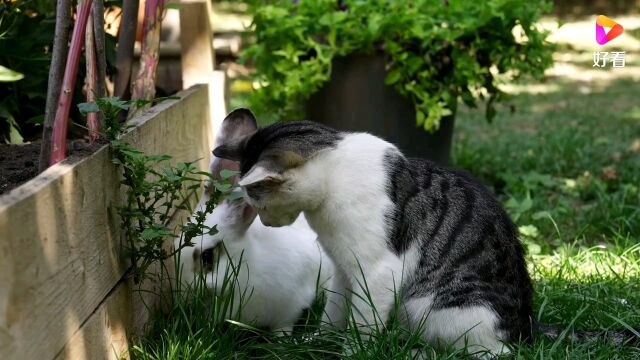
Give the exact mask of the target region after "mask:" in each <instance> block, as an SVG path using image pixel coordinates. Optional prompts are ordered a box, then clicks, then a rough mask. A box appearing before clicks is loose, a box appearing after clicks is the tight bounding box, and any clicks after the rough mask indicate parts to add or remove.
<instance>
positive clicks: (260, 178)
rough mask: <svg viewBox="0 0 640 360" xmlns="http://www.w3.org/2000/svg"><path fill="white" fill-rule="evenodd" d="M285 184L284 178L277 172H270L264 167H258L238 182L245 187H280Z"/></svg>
mask: <svg viewBox="0 0 640 360" xmlns="http://www.w3.org/2000/svg"><path fill="white" fill-rule="evenodd" d="M283 182H284V178H283V176H282V175H281V174H279V173H278V172H277V171H273V170H269V169H268V168H266V167H264V166H262V165H256V166H254V167H253V168H251V170H249V172H247V173H246V174H245V175H244V176H243V177H242V179H240V181H238V185H240V186H243V187H245V186H249V185H256V184H259V183H260V184H263V185H280V184H282V183H283Z"/></svg>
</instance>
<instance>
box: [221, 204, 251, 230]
mask: <svg viewBox="0 0 640 360" xmlns="http://www.w3.org/2000/svg"><path fill="white" fill-rule="evenodd" d="M227 206H229V207H228V210H227V216H226V219H225V220H226V224H227V226H229V227H231V228H233V230H234V231H235V232H236V234H237V235H241V234H244V233H245V232H246V231H247V229H249V226H251V223H253V220H255V218H256V216H257V215H258V212H257V211H256V209H254V208H253V207H252V206H251V205H249V204H248V203H247V202H246V201H245V200H244V199H236V200H232V201H229V202H228V205H227Z"/></svg>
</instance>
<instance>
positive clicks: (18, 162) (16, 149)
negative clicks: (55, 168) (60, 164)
mask: <svg viewBox="0 0 640 360" xmlns="http://www.w3.org/2000/svg"><path fill="white" fill-rule="evenodd" d="M105 143H106V142H104V141H100V142H98V143H96V144H93V145H89V144H88V143H87V142H86V141H85V140H73V141H70V143H69V145H68V146H69V149H68V151H67V153H68V154H69V156H68V158H67V160H65V161H68V162H72V163H73V162H77V161H79V160H80V159H82V158H84V157H86V156H88V155H90V154H92V153H94V152H95V151H96V150H98V149H99V148H100V147H101V146H102V145H104V144H105ZM39 156H40V140H36V141H32V142H30V143H26V144H22V145H11V144H0V194H4V193H7V192H9V191H11V190H12V189H14V188H16V187H18V186H20V185H21V184H23V183H25V182H27V181H28V180H31V179H32V178H33V177H35V176H36V175H38V162H39V159H38V158H39Z"/></svg>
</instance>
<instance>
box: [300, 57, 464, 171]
mask: <svg viewBox="0 0 640 360" xmlns="http://www.w3.org/2000/svg"><path fill="white" fill-rule="evenodd" d="M385 76H386V70H385V59H384V56H383V55H382V54H376V55H349V56H347V57H345V58H338V59H336V60H334V62H333V64H332V69H331V79H330V80H329V82H328V83H327V84H326V85H325V86H324V87H323V88H322V89H320V91H319V92H317V93H316V94H314V95H313V96H312V97H311V98H310V99H309V101H308V104H307V117H308V119H309V120H313V121H318V122H321V123H323V124H326V125H329V126H331V127H334V128H336V129H340V130H345V131H366V132H369V133H372V134H374V135H377V136H380V137H382V138H384V139H386V140H387V141H390V142H392V143H394V144H395V145H397V146H398V147H399V148H400V149H401V150H402V151H403V152H404V153H405V155H408V156H411V157H420V158H425V159H430V160H433V161H436V162H438V163H440V164H444V165H446V164H447V163H448V162H449V156H450V153H451V139H452V137H453V124H454V119H455V114H454V115H453V116H449V117H446V118H443V119H442V120H441V122H440V129H438V131H436V132H434V133H428V132H426V131H425V130H424V129H422V128H419V127H417V126H416V112H415V108H414V106H413V104H412V103H411V101H409V100H407V99H405V98H404V97H402V96H401V95H400V94H398V92H397V91H396V90H395V89H394V88H393V87H391V86H387V85H385V83H384V78H385Z"/></svg>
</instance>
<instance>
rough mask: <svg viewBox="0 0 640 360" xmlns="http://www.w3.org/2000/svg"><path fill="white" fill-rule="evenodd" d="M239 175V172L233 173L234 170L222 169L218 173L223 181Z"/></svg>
mask: <svg viewBox="0 0 640 360" xmlns="http://www.w3.org/2000/svg"><path fill="white" fill-rule="evenodd" d="M239 173H240V172H238V171H234V170H229V169H222V170H221V171H220V177H221V178H222V179H223V180H227V179H229V178H232V177H234V176H236V175H238V174H239Z"/></svg>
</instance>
